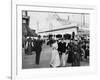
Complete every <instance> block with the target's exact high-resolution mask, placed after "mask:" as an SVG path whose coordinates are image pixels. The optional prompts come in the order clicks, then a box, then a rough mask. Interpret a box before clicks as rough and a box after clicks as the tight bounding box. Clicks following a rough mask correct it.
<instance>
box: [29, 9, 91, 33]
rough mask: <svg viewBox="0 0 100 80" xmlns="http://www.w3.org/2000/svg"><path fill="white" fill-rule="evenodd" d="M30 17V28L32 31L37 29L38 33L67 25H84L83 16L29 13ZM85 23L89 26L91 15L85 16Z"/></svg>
mask: <svg viewBox="0 0 100 80" xmlns="http://www.w3.org/2000/svg"><path fill="white" fill-rule="evenodd" d="M28 16H30V23H29V26H30V28H31V29H35V30H36V32H42V31H47V30H51V29H58V28H63V25H65V24H67V25H68V24H73V23H76V24H82V22H83V16H82V15H81V14H71V13H70V14H69V13H51V12H32V11H28ZM59 18H60V19H62V20H63V21H61V20H60V19H59ZM85 23H86V24H89V15H85Z"/></svg>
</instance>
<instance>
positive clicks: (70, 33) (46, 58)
mask: <svg viewBox="0 0 100 80" xmlns="http://www.w3.org/2000/svg"><path fill="white" fill-rule="evenodd" d="M89 27H90V14H89V13H78V12H76V13H75V12H53V11H35V10H22V69H36V68H67V67H81V66H90V30H89Z"/></svg>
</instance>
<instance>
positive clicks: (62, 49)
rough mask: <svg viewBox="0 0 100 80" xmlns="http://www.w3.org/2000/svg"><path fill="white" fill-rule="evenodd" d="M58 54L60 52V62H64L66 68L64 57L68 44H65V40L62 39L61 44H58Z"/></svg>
mask: <svg viewBox="0 0 100 80" xmlns="http://www.w3.org/2000/svg"><path fill="white" fill-rule="evenodd" d="M58 52H59V56H60V60H62V65H63V66H65V64H64V57H65V53H66V42H64V39H63V38H62V39H61V41H60V42H58Z"/></svg>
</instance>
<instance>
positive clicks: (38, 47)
mask: <svg viewBox="0 0 100 80" xmlns="http://www.w3.org/2000/svg"><path fill="white" fill-rule="evenodd" d="M43 43H45V44H47V45H48V46H49V45H50V47H51V48H52V51H51V52H52V56H51V61H50V67H66V63H70V64H71V65H72V66H80V62H81V61H84V60H89V40H88V39H86V38H85V37H79V38H76V37H75V36H74V37H73V35H72V36H71V37H70V38H67V39H66V38H65V37H64V36H63V37H60V38H56V39H55V38H52V37H51V38H49V39H48V40H47V39H45V40H43V39H41V36H38V39H34V38H31V37H28V38H26V41H25V44H24V46H23V47H24V50H25V54H27V55H32V52H33V51H35V52H36V60H35V63H36V64H37V65H39V62H40V55H41V51H42V44H43ZM48 43H50V44H48Z"/></svg>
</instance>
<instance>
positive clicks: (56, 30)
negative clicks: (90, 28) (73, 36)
mask: <svg viewBox="0 0 100 80" xmlns="http://www.w3.org/2000/svg"><path fill="white" fill-rule="evenodd" d="M71 28H78V27H76V26H72V27H67V28H59V29H53V30H48V31H42V32H38V33H46V32H54V31H59V30H64V29H71Z"/></svg>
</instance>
